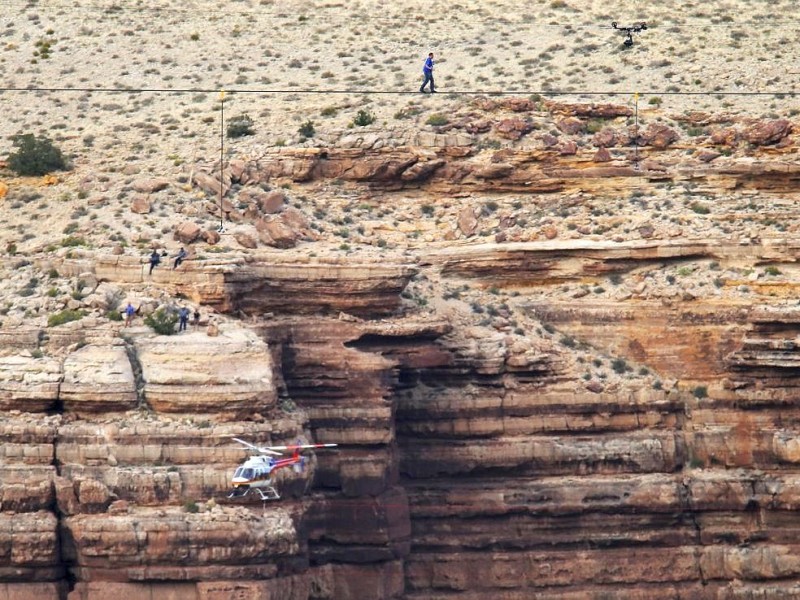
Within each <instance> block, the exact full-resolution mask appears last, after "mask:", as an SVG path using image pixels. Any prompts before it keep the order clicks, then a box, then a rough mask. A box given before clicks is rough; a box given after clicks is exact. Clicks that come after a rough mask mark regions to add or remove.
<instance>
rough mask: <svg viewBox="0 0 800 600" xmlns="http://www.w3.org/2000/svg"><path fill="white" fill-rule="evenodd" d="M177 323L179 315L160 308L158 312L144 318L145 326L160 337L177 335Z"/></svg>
mask: <svg viewBox="0 0 800 600" xmlns="http://www.w3.org/2000/svg"><path fill="white" fill-rule="evenodd" d="M177 322H178V315H177V314H175V313H174V312H172V311H168V310H165V309H163V308H159V309H158V310H157V311H156V312H154V313H153V314H151V315H147V316H146V317H145V318H144V324H145V325H147V326H148V327H149V328H150V329H152V330H153V331H155V332H156V333H157V334H159V335H172V334H173V333H175V324H176V323H177Z"/></svg>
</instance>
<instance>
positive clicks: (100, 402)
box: [59, 344, 138, 413]
mask: <svg viewBox="0 0 800 600" xmlns="http://www.w3.org/2000/svg"><path fill="white" fill-rule="evenodd" d="M59 396H60V399H61V401H62V402H63V403H64V408H65V410H68V411H70V412H73V411H74V412H78V413H87V412H110V411H126V410H130V409H132V408H135V407H136V404H137V402H138V397H137V394H136V382H135V381H134V377H133V369H132V367H131V363H130V360H129V359H128V354H127V352H126V351H125V348H124V346H122V345H121V344H120V345H116V346H100V345H89V346H85V347H83V348H81V349H79V350H77V351H76V352H73V353H71V354H70V355H69V356H68V357H67V358H66V359H65V361H64V380H63V382H62V383H61V390H60V394H59Z"/></svg>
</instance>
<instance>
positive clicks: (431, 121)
mask: <svg viewBox="0 0 800 600" xmlns="http://www.w3.org/2000/svg"><path fill="white" fill-rule="evenodd" d="M427 123H428V125H434V126H440V125H447V123H449V121H448V119H447V117H445V116H444V115H440V114H435V115H431V116H430V117H428V121H427Z"/></svg>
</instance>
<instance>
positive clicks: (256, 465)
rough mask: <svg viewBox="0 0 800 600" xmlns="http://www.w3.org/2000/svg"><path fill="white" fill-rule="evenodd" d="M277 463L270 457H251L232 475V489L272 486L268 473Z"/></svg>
mask: <svg viewBox="0 0 800 600" xmlns="http://www.w3.org/2000/svg"><path fill="white" fill-rule="evenodd" d="M277 462H278V461H277V460H275V459H274V458H272V457H271V456H251V457H250V458H248V459H247V460H246V461H245V462H244V463H242V464H241V465H240V466H239V467H238V468H237V469H236V472H235V473H234V474H233V478H232V479H231V484H232V485H233V487H235V488H237V487H267V486H270V485H272V482H271V480H270V473H272V470H273V469H274V468H275V466H276V463H277Z"/></svg>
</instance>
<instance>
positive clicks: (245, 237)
mask: <svg viewBox="0 0 800 600" xmlns="http://www.w3.org/2000/svg"><path fill="white" fill-rule="evenodd" d="M233 237H234V239H235V240H236V241H237V242H238V243H239V245H240V246H243V247H244V248H250V249H251V250H253V249H255V248H258V241H257V240H256V238H254V237H253V236H252V235H250V234H249V233H245V232H243V231H237V232H236V233H234V234H233Z"/></svg>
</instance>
